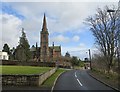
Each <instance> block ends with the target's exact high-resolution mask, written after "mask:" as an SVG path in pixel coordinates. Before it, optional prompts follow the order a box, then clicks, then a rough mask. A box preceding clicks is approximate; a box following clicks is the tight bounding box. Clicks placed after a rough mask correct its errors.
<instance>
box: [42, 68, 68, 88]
mask: <svg viewBox="0 0 120 92" xmlns="http://www.w3.org/2000/svg"><path fill="white" fill-rule="evenodd" d="M64 71H67V70H65V69H62V68H59V69H57V71H56V72H55V73H54V74H53V75H52V76H51V77H49V78H48V79H47V80H46V81H45V82H44V83H43V84H42V87H52V86H53V84H54V81H55V79H56V78H57V77H58V75H59V74H60V73H62V72H64Z"/></svg>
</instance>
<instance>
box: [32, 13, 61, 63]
mask: <svg viewBox="0 0 120 92" xmlns="http://www.w3.org/2000/svg"><path fill="white" fill-rule="evenodd" d="M30 51H31V52H32V58H33V59H34V60H35V61H41V62H54V61H56V60H58V58H60V57H61V46H54V42H53V44H52V46H49V32H48V29H47V22H46V16H45V14H44V18H43V25H42V31H41V32H40V47H38V45H37V43H36V46H34V45H33V46H32V47H31V49H30Z"/></svg>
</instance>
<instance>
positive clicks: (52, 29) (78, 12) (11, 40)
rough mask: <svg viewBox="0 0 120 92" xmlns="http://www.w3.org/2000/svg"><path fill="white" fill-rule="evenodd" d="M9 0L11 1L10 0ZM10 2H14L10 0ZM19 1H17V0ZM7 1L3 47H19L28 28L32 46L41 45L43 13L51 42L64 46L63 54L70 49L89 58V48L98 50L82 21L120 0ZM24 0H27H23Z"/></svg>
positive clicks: (2, 14) (0, 19)
mask: <svg viewBox="0 0 120 92" xmlns="http://www.w3.org/2000/svg"><path fill="white" fill-rule="evenodd" d="M8 1H9V2H8ZM10 1H11V2H10ZM15 1H17V0H15ZM15 1H14V0H4V2H2V3H0V6H2V7H0V8H1V9H0V24H1V25H2V26H0V27H1V28H0V29H2V32H0V35H1V37H2V38H1V39H0V40H1V41H0V42H2V44H1V45H0V50H2V47H3V45H4V44H5V43H8V45H9V46H10V47H11V48H12V47H16V46H17V45H18V42H19V37H20V36H21V28H22V27H23V28H24V29H25V32H26V35H27V39H28V41H29V43H30V46H32V45H35V43H36V42H37V43H38V45H39V46H40V31H41V29H42V22H43V15H44V13H45V14H46V20H47V28H48V31H49V45H52V42H54V43H55V45H61V47H62V55H64V54H65V53H66V52H67V51H68V52H69V53H70V54H71V55H75V56H78V57H80V58H81V59H83V58H85V57H88V54H87V53H86V52H87V51H88V49H91V50H92V52H93V51H94V50H95V45H94V43H95V41H94V37H93V35H92V33H91V32H90V31H89V27H88V26H87V25H85V24H84V23H83V22H84V21H85V19H86V18H87V17H88V16H93V15H94V14H95V13H96V10H97V8H103V7H104V6H106V5H108V6H111V5H116V6H117V2H118V1H119V0H109V1H111V2H107V0H106V1H105V0H103V1H102V2H100V1H99V0H98V1H97V0H96V2H95V1H94V0H93V1H92V2H90V1H89V2H88V1H87V0H85V1H84V2H78V1H76V0H75V1H74V2H73V0H71V1H69V2H68V1H63V0H62V1H61V2H60V1H51V2H47V1H46V2H38V1H37V0H35V1H34V2H33V1H32V2H31V1H30V0H26V2H21V1H22V0H18V1H20V2H15ZM24 1H25V0H24ZM113 1H114V2H113Z"/></svg>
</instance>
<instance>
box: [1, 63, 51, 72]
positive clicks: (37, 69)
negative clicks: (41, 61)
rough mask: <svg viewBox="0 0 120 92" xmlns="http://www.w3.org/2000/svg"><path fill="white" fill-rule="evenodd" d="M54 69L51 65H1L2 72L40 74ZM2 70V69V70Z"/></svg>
mask: <svg viewBox="0 0 120 92" xmlns="http://www.w3.org/2000/svg"><path fill="white" fill-rule="evenodd" d="M50 69H52V68H51V67H35V66H6V65H5V66H2V65H1V66H0V74H40V73H44V72H46V71H48V70H50ZM1 70H2V71H1Z"/></svg>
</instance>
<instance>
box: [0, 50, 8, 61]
mask: <svg viewBox="0 0 120 92" xmlns="http://www.w3.org/2000/svg"><path fill="white" fill-rule="evenodd" d="M8 59H9V55H8V53H7V52H2V51H0V60H8Z"/></svg>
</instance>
